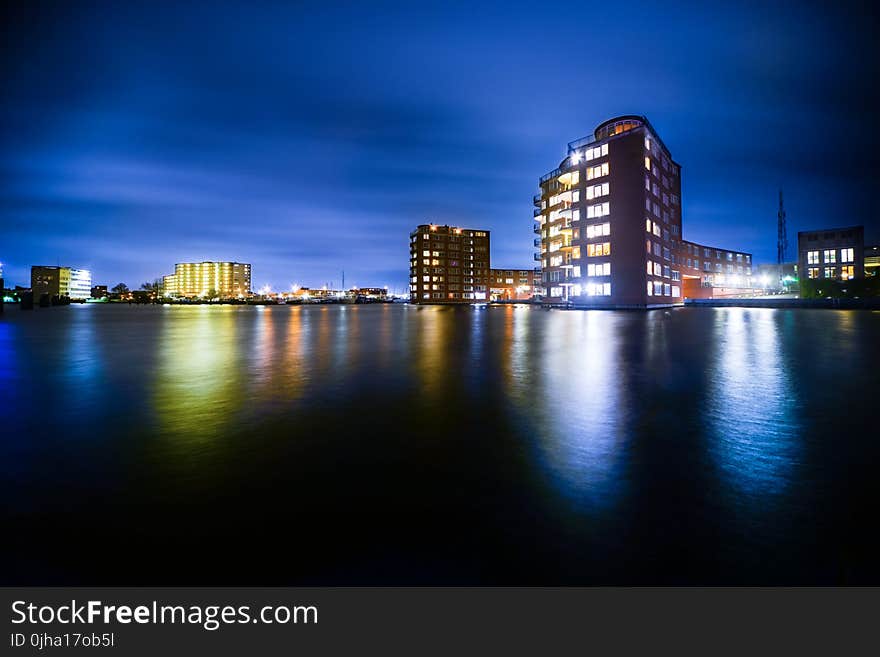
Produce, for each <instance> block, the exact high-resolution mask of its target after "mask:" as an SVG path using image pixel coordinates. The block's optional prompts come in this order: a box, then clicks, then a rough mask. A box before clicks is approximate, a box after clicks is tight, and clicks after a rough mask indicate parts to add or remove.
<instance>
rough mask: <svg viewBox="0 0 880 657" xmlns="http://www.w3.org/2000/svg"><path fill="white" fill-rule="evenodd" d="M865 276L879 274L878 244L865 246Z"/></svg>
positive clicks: (879, 255) (879, 247)
mask: <svg viewBox="0 0 880 657" xmlns="http://www.w3.org/2000/svg"><path fill="white" fill-rule="evenodd" d="M865 276H880V245H878V244H873V245H871V246H866V247H865Z"/></svg>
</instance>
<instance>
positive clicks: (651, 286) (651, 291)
mask: <svg viewBox="0 0 880 657" xmlns="http://www.w3.org/2000/svg"><path fill="white" fill-rule="evenodd" d="M653 295H654V284H653V283H651V281H648V296H649V297H650V296H653Z"/></svg>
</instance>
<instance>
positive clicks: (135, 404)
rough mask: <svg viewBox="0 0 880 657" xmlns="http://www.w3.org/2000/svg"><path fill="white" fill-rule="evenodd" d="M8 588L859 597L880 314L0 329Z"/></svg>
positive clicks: (353, 314) (377, 308) (10, 324)
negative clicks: (851, 587)
mask: <svg viewBox="0 0 880 657" xmlns="http://www.w3.org/2000/svg"><path fill="white" fill-rule="evenodd" d="M0 353H2V359H0V394H2V399H0V403H2V416H3V420H2V425H0V428H2V434H3V438H2V441H0V477H2V480H0V481H2V490H3V502H4V504H3V506H4V512H3V515H4V518H3V526H4V535H5V538H4V540H3V542H2V547H0V550H2V552H3V559H2V564H3V565H2V583H3V584H17V583H23V584H181V585H184V584H266V585H281V584H502V585H504V584H826V583H878V582H880V568H878V566H877V564H876V559H877V557H876V555H877V553H878V548H880V541H878V539H877V538H876V537H875V535H874V534H875V532H874V523H875V520H876V510H877V501H878V492H880V484H878V474H880V473H878V455H880V448H878V433H880V431H878V426H880V424H878V410H877V409H878V405H880V370H878V365H880V313H877V312H869V311H832V310H773V309H742V308H714V309H713V308H686V309H685V308H682V309H676V310H673V311H670V312H663V311H655V312H614V311H590V312H581V311H543V310H539V309H537V308H532V307H525V306H506V307H474V308H448V307H414V306H406V305H372V306H294V307H286V306H277V307H246V306H213V307H212V306H193V307H185V306H165V307H162V306H155V307H154V306H149V307H145V306H140V307H139V306H127V305H125V306H123V305H104V306H95V305H86V306H70V307H61V308H50V309H39V310H35V311H33V312H22V311H20V310H18V309H17V308H9V307H7V309H6V312H5V314H4V315H2V316H0Z"/></svg>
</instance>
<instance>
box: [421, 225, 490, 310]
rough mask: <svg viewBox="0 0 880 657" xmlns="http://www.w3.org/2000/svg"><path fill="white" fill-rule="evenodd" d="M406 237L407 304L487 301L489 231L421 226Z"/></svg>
mask: <svg viewBox="0 0 880 657" xmlns="http://www.w3.org/2000/svg"><path fill="white" fill-rule="evenodd" d="M409 237H410V253H409V256H410V262H409V274H410V276H409V278H410V280H409V282H410V286H409V289H410V302H412V303H445V304H449V303H451V304H457V303H475V302H481V301H488V299H489V292H488V290H489V287H488V286H489V231H488V230H473V229H469V228H459V227H457V226H439V225H436V224H422V225H421V226H418V227H417V228H416V229H415V230H414V231H413V232H412V233H410V236H409Z"/></svg>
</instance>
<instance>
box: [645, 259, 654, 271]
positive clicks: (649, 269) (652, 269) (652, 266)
mask: <svg viewBox="0 0 880 657" xmlns="http://www.w3.org/2000/svg"><path fill="white" fill-rule="evenodd" d="M645 264H646V265H647V271H648V274H653V273H654V265H653V263H652V262H651V261H650V260H648V261H647V262H646V263H645Z"/></svg>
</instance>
